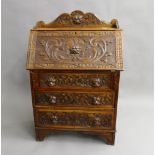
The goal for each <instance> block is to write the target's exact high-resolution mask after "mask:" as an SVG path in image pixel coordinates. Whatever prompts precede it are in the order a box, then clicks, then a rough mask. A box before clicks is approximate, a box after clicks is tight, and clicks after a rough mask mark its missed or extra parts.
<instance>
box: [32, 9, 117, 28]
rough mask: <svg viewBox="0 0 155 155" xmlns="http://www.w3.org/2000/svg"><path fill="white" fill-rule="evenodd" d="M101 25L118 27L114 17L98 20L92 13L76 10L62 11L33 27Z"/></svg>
mask: <svg viewBox="0 0 155 155" xmlns="http://www.w3.org/2000/svg"><path fill="white" fill-rule="evenodd" d="M95 25H101V26H103V27H109V28H119V25H118V21H117V20H116V19H113V20H111V22H110V23H106V22H104V21H101V20H99V19H98V18H97V17H96V16H95V15H94V14H93V13H90V12H88V13H83V12H82V11H79V10H76V11H73V12H72V13H71V14H68V13H63V14H61V15H60V16H58V17H57V18H56V19H55V20H54V21H52V22H50V23H48V24H45V23H44V22H43V21H39V22H37V24H36V26H35V27H34V28H52V27H57V26H59V27H65V26H95Z"/></svg>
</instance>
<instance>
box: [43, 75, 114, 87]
mask: <svg viewBox="0 0 155 155" xmlns="http://www.w3.org/2000/svg"><path fill="white" fill-rule="evenodd" d="M111 83H112V76H111V74H101V75H100V74H98V75H97V74H96V75H95V76H94V75H90V74H59V73H46V74H40V86H41V87H53V88H54V87H67V88H69V87H71V88H74V87H76V88H78V87H80V88H104V89H105V88H109V89H110V88H111Z"/></svg>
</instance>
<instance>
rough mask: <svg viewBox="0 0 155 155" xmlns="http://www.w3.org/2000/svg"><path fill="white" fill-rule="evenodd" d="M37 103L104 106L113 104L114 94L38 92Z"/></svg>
mask: <svg viewBox="0 0 155 155" xmlns="http://www.w3.org/2000/svg"><path fill="white" fill-rule="evenodd" d="M35 98H36V99H35V100H36V104H37V105H65V106H67V105H68V106H95V105H98V106H102V105H111V106H112V105H113V98H114V95H113V93H111V92H105V93H104V94H99V93H98V94H97V93H67V92H62V93H56V92H50V93H36V94H35Z"/></svg>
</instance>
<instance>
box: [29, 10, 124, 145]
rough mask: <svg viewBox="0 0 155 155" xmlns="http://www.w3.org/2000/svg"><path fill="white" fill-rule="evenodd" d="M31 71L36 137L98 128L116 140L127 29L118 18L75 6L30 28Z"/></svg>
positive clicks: (108, 139) (97, 131)
mask: <svg viewBox="0 0 155 155" xmlns="http://www.w3.org/2000/svg"><path fill="white" fill-rule="evenodd" d="M27 69H28V70H29V71H30V81H31V92H32V105H33V112H34V122H35V131H36V139H37V140H43V139H44V137H45V136H46V135H47V134H48V133H49V132H54V131H79V132H83V133H88V134H96V135H99V136H100V137H102V138H103V139H104V140H105V142H106V143H107V144H114V140H115V130H116V114H117V99H118V89H119V77H120V71H121V70H123V58H122V30H121V29H119V27H118V22H117V20H116V19H114V20H112V21H111V22H110V23H106V22H103V21H100V20H99V19H98V18H97V17H96V16H95V15H94V14H92V13H83V12H81V11H73V12H72V13H71V14H67V13H64V14H61V15H60V16H59V17H57V18H56V19H55V20H54V21H53V22H50V23H48V24H45V23H44V22H43V21H40V22H37V24H36V26H35V27H34V28H33V29H32V30H31V32H30V38H29V47H28V57H27Z"/></svg>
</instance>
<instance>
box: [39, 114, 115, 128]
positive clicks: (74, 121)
mask: <svg viewBox="0 0 155 155" xmlns="http://www.w3.org/2000/svg"><path fill="white" fill-rule="evenodd" d="M38 115H39V124H41V125H44V126H46V125H62V126H63V125H64V126H80V127H92V128H110V127H112V114H102V113H77V112H74V113H73V112H39V114H38Z"/></svg>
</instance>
